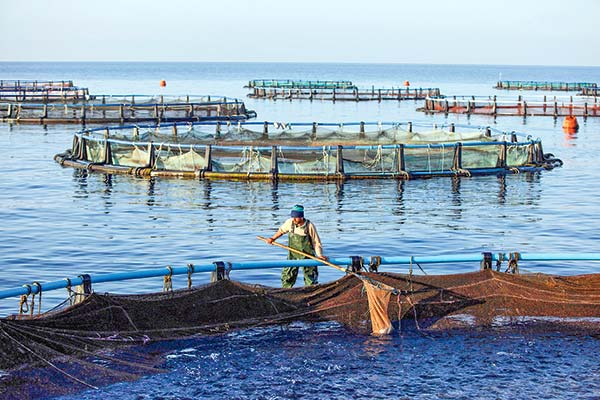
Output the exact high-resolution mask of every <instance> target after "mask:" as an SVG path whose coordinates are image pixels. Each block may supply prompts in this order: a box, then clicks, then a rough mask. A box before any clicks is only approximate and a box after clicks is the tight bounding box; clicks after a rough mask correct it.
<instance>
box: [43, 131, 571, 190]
mask: <svg viewBox="0 0 600 400" xmlns="http://www.w3.org/2000/svg"><path fill="white" fill-rule="evenodd" d="M361 124H362V125H359V124H358V123H356V124H354V125H353V124H352V123H348V124H346V125H344V126H342V125H341V124H316V123H312V124H310V123H304V124H301V123H295V124H294V126H295V130H294V129H292V128H291V127H290V126H289V125H288V126H286V127H283V128H282V127H281V125H279V124H277V126H278V127H279V129H278V130H277V131H274V130H273V129H272V130H271V131H269V130H268V129H264V130H262V131H261V130H253V129H252V127H253V126H257V125H258V126H261V125H262V124H260V123H259V124H252V123H247V124H242V123H238V124H237V125H236V124H231V125H228V126H226V125H225V124H219V123H217V124H198V125H193V124H192V125H188V126H187V127H186V126H183V127H180V128H179V129H178V128H177V125H176V124H173V125H171V126H170V129H171V132H167V133H165V132H164V131H165V130H167V131H168V130H169V129H168V127H166V126H165V125H162V126H161V127H160V128H159V127H156V126H151V127H150V126H148V127H122V128H98V129H85V130H82V131H80V132H78V133H76V134H75V136H74V139H73V145H72V148H71V149H70V150H68V151H67V152H65V153H63V154H58V155H56V156H55V160H56V161H57V162H58V163H59V164H61V165H63V166H69V167H74V168H80V169H87V170H91V171H101V172H106V173H120V174H130V175H136V176H162V177H178V178H192V179H201V178H205V179H233V180H240V179H241V180H285V181H311V180H312V181H314V180H352V179H381V178H385V179H414V178H426V177H433V176H472V175H487V174H511V173H519V172H522V171H535V170H540V169H551V168H554V167H555V166H558V165H560V164H561V162H560V160H557V159H554V158H553V157H551V156H549V155H545V154H544V153H543V150H542V143H541V141H540V140H533V139H531V138H529V137H527V138H526V141H524V142H518V141H517V134H510V135H507V134H502V133H500V134H498V133H497V132H496V133H497V134H496V135H494V136H492V135H491V129H490V128H482V127H479V128H480V129H477V127H476V128H475V135H472V136H470V137H469V136H468V135H467V134H464V135H463V134H461V133H460V132H456V131H455V129H456V126H454V125H452V126H451V129H450V130H449V131H446V132H443V131H440V130H433V131H429V132H423V133H421V134H419V133H416V132H414V131H413V127H412V124H410V123H409V124H410V125H408V124H405V125H404V126H401V124H392V123H388V124H387V126H385V128H384V125H383V124H381V125H375V124H374V123H371V124H369V126H370V127H373V126H377V128H376V129H375V130H372V128H371V129H369V130H367V129H364V126H365V123H361ZM273 125H274V124H273ZM318 126H320V127H321V128H318ZM348 126H354V127H355V129H353V134H354V136H352V133H351V132H349V130H348ZM263 127H264V126H263ZM356 127H361V128H362V129H361V130H359V131H357V130H356ZM210 128H212V130H213V131H212V132H209V131H208V130H209V129H210ZM264 128H268V126H267V127H264ZM336 128H337V129H336ZM463 128H464V127H463ZM359 129H360V128H359ZM470 129H473V127H470ZM340 138H343V139H340ZM428 138H429V140H428ZM434 138H435V139H434ZM360 143H363V144H360Z"/></svg>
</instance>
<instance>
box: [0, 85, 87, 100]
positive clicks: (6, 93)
mask: <svg viewBox="0 0 600 400" xmlns="http://www.w3.org/2000/svg"><path fill="white" fill-rule="evenodd" d="M93 98H94V97H93V96H90V92H89V90H88V89H87V88H79V87H75V86H73V87H64V88H63V87H57V88H52V87H45V88H19V89H5V88H2V89H0V102H2V103H27V102H30V103H33V102H41V103H53V102H62V103H67V102H79V101H89V100H91V99H93Z"/></svg>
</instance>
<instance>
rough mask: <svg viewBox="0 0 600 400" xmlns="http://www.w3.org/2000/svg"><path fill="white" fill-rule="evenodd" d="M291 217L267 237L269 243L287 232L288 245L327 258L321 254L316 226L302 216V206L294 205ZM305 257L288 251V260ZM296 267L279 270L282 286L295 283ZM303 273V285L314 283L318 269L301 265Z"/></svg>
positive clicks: (323, 258) (290, 285)
mask: <svg viewBox="0 0 600 400" xmlns="http://www.w3.org/2000/svg"><path fill="white" fill-rule="evenodd" d="M290 215H291V218H290V219H288V220H287V221H285V222H284V223H283V225H281V227H280V228H279V229H278V230H277V232H276V233H275V234H274V235H273V236H272V237H270V238H268V239H267V242H268V243H269V244H273V242H274V241H275V240H277V239H278V238H279V237H281V236H283V235H285V234H286V233H287V234H288V239H289V242H290V243H289V247H290V248H292V249H295V250H300V251H302V252H304V253H307V254H310V255H311V256H316V257H318V258H320V259H321V260H327V257H325V256H324V255H323V248H322V246H321V239H320V238H319V234H318V233H317V228H316V227H315V225H314V224H313V223H312V222H310V221H309V220H307V219H305V218H304V207H303V206H301V205H298V204H297V205H295V206H294V207H292V212H291V213H290ZM306 258H308V257H305V256H303V255H301V254H298V253H295V252H293V251H289V252H288V260H303V259H306ZM298 269H299V268H298V267H286V268H284V269H283V270H282V271H281V285H282V286H283V287H284V288H291V287H293V286H294V283H296V278H297V277H298ZM302 270H303V273H304V285H306V286H310V285H316V284H318V283H319V282H318V280H319V271H318V269H317V267H302Z"/></svg>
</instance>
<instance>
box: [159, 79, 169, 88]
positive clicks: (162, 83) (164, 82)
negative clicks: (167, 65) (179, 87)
mask: <svg viewBox="0 0 600 400" xmlns="http://www.w3.org/2000/svg"><path fill="white" fill-rule="evenodd" d="M165 86H167V81H165V80H164V79H163V80H162V81H160V87H165Z"/></svg>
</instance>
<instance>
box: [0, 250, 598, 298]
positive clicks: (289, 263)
mask: <svg viewBox="0 0 600 400" xmlns="http://www.w3.org/2000/svg"><path fill="white" fill-rule="evenodd" d="M500 254H503V257H502V260H501V261H508V259H509V255H510V253H508V252H507V253H493V252H492V261H498V260H499V258H500ZM363 258H364V259H365V260H368V259H369V257H363ZM482 260H483V255H482V254H481V253H471V254H459V255H442V256H403V257H381V265H403V264H404V265H407V264H447V263H466V262H480V261H482ZM519 260H520V261H600V253H546V254H543V253H529V254H523V253H519ZM329 262H331V263H332V264H335V265H339V266H341V267H348V266H350V265H352V258H351V257H346V258H334V259H330V260H329ZM227 266H228V268H229V267H230V268H231V270H250V269H269V268H283V267H316V266H324V264H322V263H321V262H319V261H316V260H281V261H259V262H232V263H227ZM215 268H216V267H215V264H214V263H213V264H205V265H194V266H192V267H188V266H185V267H172V268H170V267H164V268H157V269H148V270H143V271H131V272H116V273H111V274H102V275H97V276H91V277H90V279H91V282H92V283H102V282H116V281H126V280H131V279H143V278H153V277H158V276H165V275H187V274H188V272H190V271H191V272H192V273H197V272H212V271H215ZM69 283H70V285H71V286H77V285H81V284H82V283H83V278H82V277H81V275H80V276H78V277H76V278H70V279H66V278H65V279H61V280H58V281H51V282H45V283H39V284H27V285H23V286H22V287H19V288H13V289H5V290H0V299H5V298H9V297H16V296H20V295H28V294H32V293H38V292H39V289H40V287H41V289H42V292H46V291H50V290H56V289H63V288H66V287H67V286H69Z"/></svg>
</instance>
